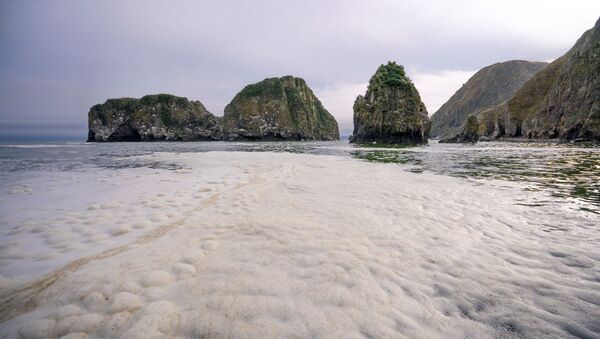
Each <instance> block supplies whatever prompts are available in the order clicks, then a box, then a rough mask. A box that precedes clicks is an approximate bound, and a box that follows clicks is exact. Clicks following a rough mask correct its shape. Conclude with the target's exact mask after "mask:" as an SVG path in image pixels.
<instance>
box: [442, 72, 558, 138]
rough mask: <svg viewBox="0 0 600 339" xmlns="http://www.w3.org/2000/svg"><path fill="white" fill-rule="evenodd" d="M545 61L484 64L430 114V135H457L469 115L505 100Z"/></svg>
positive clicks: (444, 136) (445, 136)
mask: <svg viewBox="0 0 600 339" xmlns="http://www.w3.org/2000/svg"><path fill="white" fill-rule="evenodd" d="M546 65H548V64H547V63H545V62H529V61H523V60H512V61H506V62H500V63H496V64H493V65H490V66H487V67H484V68H482V69H481V70H479V71H478V72H477V73H475V75H473V76H472V77H471V78H470V79H469V80H468V81H467V82H466V83H465V84H464V85H463V86H462V87H461V88H460V89H459V90H458V91H456V93H454V95H453V96H452V97H451V98H450V99H449V100H448V101H447V102H446V103H444V104H443V105H442V107H440V109H438V110H437V111H436V112H435V113H434V114H433V115H432V116H431V122H432V126H431V135H432V136H436V137H440V138H442V139H443V138H449V137H452V136H456V134H457V132H459V131H458V130H459V127H461V126H462V125H463V124H464V123H465V121H466V119H467V117H468V116H470V115H472V114H478V113H479V112H482V111H484V110H487V109H490V108H493V107H495V106H498V105H500V104H502V103H504V102H506V101H507V100H509V99H510V98H511V97H512V96H513V95H514V94H515V93H516V92H517V91H518V90H519V88H521V86H523V84H525V82H527V80H529V79H531V77H533V76H534V75H535V74H536V73H537V72H539V71H540V70H541V69H543V68H544V67H546Z"/></svg>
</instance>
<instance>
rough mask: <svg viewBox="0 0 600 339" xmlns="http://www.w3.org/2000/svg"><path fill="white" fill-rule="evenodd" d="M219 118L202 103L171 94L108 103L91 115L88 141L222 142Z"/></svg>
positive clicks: (92, 110) (94, 109) (98, 106)
mask: <svg viewBox="0 0 600 339" xmlns="http://www.w3.org/2000/svg"><path fill="white" fill-rule="evenodd" d="M220 136H221V133H220V130H219V124H218V120H217V118H216V117H215V116H214V115H212V114H211V113H210V112H208V111H207V110H206V108H204V106H203V105H202V104H201V103H200V102H199V101H189V100H188V99H186V98H182V97H177V96H174V95H170V94H157V95H147V96H144V97H142V98H141V99H134V98H121V99H108V100H106V102H105V103H104V104H98V105H95V106H93V107H92V108H91V109H90V112H89V113H88V141H159V140H165V141H193V140H219V139H220Z"/></svg>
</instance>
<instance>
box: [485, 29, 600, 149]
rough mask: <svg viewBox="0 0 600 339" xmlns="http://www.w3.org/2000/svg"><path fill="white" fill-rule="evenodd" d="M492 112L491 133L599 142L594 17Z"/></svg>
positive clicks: (599, 73) (598, 39)
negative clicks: (559, 53)
mask: <svg viewBox="0 0 600 339" xmlns="http://www.w3.org/2000/svg"><path fill="white" fill-rule="evenodd" d="M495 115H496V119H497V120H498V121H500V126H499V127H500V128H498V129H496V130H494V132H493V135H494V136H497V137H528V138H543V139H546V138H560V139H562V140H574V139H582V140H593V141H600V19H599V20H598V21H597V22H596V25H595V26H594V28H592V29H590V30H588V31H587V32H585V33H584V34H583V36H581V38H579V40H578V41H577V43H576V44H575V45H574V46H573V47H572V48H571V49H570V50H569V51H568V52H567V53H566V54H565V55H563V56H562V57H560V58H558V59H556V60H555V61H554V62H552V63H551V64H550V65H549V66H548V67H546V68H545V69H543V70H542V71H540V72H539V73H537V74H536V75H535V76H534V77H533V78H531V79H530V80H529V81H527V82H526V83H525V84H524V85H523V87H522V88H521V89H519V91H517V93H516V94H515V95H514V97H513V98H512V99H510V100H509V101H508V102H507V104H506V105H504V106H503V107H499V108H498V109H497V112H495ZM502 125H504V126H502Z"/></svg>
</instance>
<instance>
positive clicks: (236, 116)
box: [223, 76, 340, 140]
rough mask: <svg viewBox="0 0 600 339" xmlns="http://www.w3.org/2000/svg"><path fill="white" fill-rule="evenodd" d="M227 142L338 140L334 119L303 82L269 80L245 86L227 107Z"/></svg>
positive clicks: (225, 136)
mask: <svg viewBox="0 0 600 339" xmlns="http://www.w3.org/2000/svg"><path fill="white" fill-rule="evenodd" d="M223 137H224V140H338V139H339V137H340V135H339V131H338V124H337V122H336V121H335V118H334V117H333V116H332V115H331V114H329V112H328V111H327V110H326V109H325V108H324V107H323V105H322V104H321V102H320V101H319V99H317V97H316V96H315V95H314V94H313V92H312V90H311V89H310V88H309V87H308V85H307V84H306V82H304V80H303V79H300V78H295V77H292V76H285V77H282V78H269V79H265V80H263V81H261V82H259V83H256V84H252V85H248V86H246V87H245V88H244V89H243V90H242V91H241V92H239V93H238V94H237V95H236V96H235V97H234V98H233V100H232V101H231V103H230V104H229V105H227V107H225V115H224V128H223Z"/></svg>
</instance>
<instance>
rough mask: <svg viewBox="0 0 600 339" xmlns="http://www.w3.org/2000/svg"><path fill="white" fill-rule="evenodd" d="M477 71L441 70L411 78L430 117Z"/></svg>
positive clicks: (416, 73)
mask: <svg viewBox="0 0 600 339" xmlns="http://www.w3.org/2000/svg"><path fill="white" fill-rule="evenodd" d="M476 72H477V71H476V70H473V71H462V70H443V71H439V72H433V73H419V72H415V73H414V75H413V76H412V77H411V78H412V80H413V82H414V83H415V86H416V87H417V89H418V90H419V94H420V95H421V100H422V101H423V102H424V103H425V106H426V107H427V112H428V113H429V115H430V116H431V115H432V114H433V113H435V112H436V111H437V110H438V109H439V108H440V107H441V106H442V105H443V104H444V103H445V102H446V101H448V99H450V97H451V96H452V95H453V94H454V93H455V92H456V91H457V90H458V89H459V88H460V87H461V86H462V85H463V84H464V83H465V82H467V80H469V78H470V77H472V76H473V75H474V74H475V73H476Z"/></svg>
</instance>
